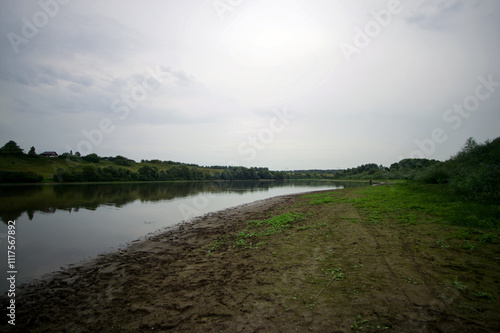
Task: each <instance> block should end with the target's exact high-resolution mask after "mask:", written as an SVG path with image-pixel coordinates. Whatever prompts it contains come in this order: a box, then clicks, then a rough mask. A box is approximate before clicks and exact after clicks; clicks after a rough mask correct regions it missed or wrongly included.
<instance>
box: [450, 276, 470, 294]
mask: <svg viewBox="0 0 500 333" xmlns="http://www.w3.org/2000/svg"><path fill="white" fill-rule="evenodd" d="M450 286H452V287H455V288H456V289H458V290H460V291H464V290H465V289H467V286H466V285H464V284H463V283H462V282H460V281H458V279H457V278H455V279H454V280H453V282H450Z"/></svg>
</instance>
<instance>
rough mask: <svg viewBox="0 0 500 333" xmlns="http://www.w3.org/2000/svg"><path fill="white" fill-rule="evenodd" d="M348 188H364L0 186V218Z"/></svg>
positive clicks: (295, 183) (231, 184) (269, 184)
mask: <svg viewBox="0 0 500 333" xmlns="http://www.w3.org/2000/svg"><path fill="white" fill-rule="evenodd" d="M322 185H323V186H328V187H332V186H333V187H351V186H366V183H355V182H319V181H314V180H304V181H292V182H269V181H263V182H258V181H249V182H245V181H240V182H171V183H134V184H126V183H125V184H97V185H92V184H84V185H45V186H41V185H36V186H2V187H0V219H1V220H2V221H3V222H4V223H6V222H7V221H9V220H16V219H18V218H19V217H20V216H21V215H22V214H23V213H24V212H26V213H27V215H28V217H29V219H30V220H32V219H33V217H34V215H35V213H37V212H38V213H55V212H56V211H57V210H65V211H69V212H72V211H76V212H78V211H79V210H80V209H81V208H84V209H88V210H96V209H97V208H98V207H99V206H102V205H107V206H109V205H112V206H114V207H123V206H124V205H126V204H129V203H131V202H134V201H136V200H140V201H141V202H159V201H165V200H173V199H175V198H182V197H187V196H191V195H194V194H199V193H221V192H234V193H235V194H240V195H243V194H244V193H246V192H254V191H268V190H269V189H271V188H289V187H292V188H293V187H303V186H306V187H307V186H314V187H316V186H322Z"/></svg>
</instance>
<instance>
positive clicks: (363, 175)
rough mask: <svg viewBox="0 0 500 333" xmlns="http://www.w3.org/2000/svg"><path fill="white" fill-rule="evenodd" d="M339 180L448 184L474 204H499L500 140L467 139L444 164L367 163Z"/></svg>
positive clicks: (339, 175)
mask: <svg viewBox="0 0 500 333" xmlns="http://www.w3.org/2000/svg"><path fill="white" fill-rule="evenodd" d="M334 178H336V179H384V180H391V179H406V180H412V181H415V182H418V183H421V184H445V185H447V186H448V189H449V190H451V192H453V193H455V194H458V195H460V196H461V197H465V198H466V199H468V200H472V201H482V202H491V203H498V202H500V137H499V138H496V139H495V140H493V141H489V140H487V141H486V142H484V143H477V142H476V141H475V140H474V139H473V138H469V139H467V141H466V142H465V144H464V146H463V147H462V149H461V150H460V151H459V152H458V153H457V154H455V155H454V156H452V157H451V158H450V159H448V160H447V161H444V162H440V161H436V160H428V159H404V160H401V161H400V162H398V163H393V164H392V165H391V166H390V167H389V168H386V167H383V166H377V165H376V164H365V165H362V166H359V167H357V168H352V169H347V170H344V171H340V172H337V173H335V175H334Z"/></svg>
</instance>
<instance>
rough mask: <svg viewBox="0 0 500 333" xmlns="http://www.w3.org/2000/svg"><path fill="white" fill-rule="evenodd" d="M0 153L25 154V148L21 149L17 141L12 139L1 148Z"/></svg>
mask: <svg viewBox="0 0 500 333" xmlns="http://www.w3.org/2000/svg"><path fill="white" fill-rule="evenodd" d="M0 154H2V155H24V153H23V149H21V148H20V147H19V146H18V145H17V143H15V142H14V141H12V140H10V141H9V142H7V143H6V144H5V145H4V146H3V147H2V148H0Z"/></svg>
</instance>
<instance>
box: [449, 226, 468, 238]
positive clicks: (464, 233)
mask: <svg viewBox="0 0 500 333" xmlns="http://www.w3.org/2000/svg"><path fill="white" fill-rule="evenodd" d="M453 236H455V237H456V238H458V239H471V238H472V231H471V230H470V229H469V228H460V229H458V230H457V231H455V232H454V233H453Z"/></svg>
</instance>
